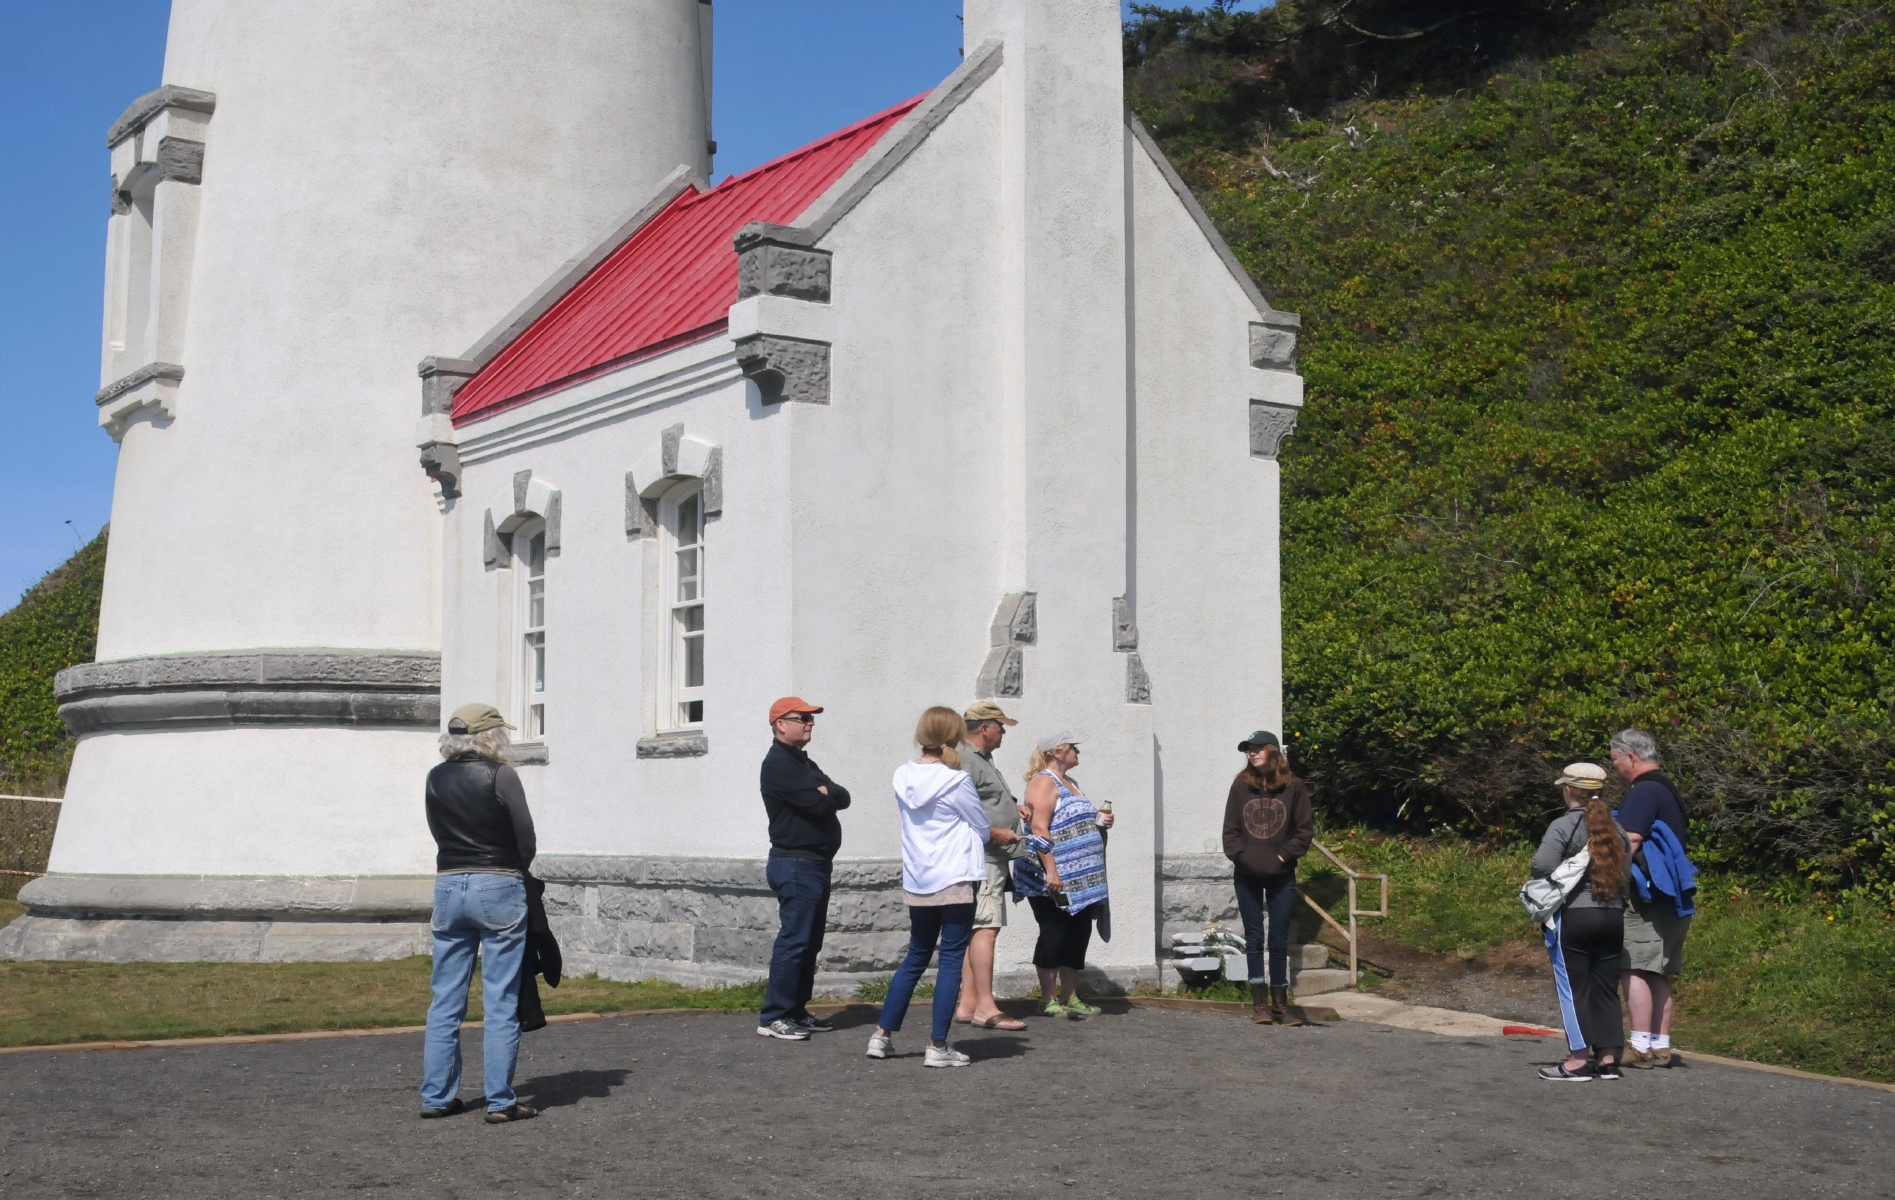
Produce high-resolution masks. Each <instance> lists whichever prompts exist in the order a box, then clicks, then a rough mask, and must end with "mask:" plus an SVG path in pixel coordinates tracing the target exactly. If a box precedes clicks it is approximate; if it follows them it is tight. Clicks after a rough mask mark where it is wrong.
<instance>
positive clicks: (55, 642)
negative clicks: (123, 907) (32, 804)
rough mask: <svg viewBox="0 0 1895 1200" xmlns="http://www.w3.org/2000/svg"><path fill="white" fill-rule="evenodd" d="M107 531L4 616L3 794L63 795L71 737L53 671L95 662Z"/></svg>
mask: <svg viewBox="0 0 1895 1200" xmlns="http://www.w3.org/2000/svg"><path fill="white" fill-rule="evenodd" d="M105 537H106V535H105V533H104V532H103V531H101V532H100V533H99V536H98V537H96V538H94V539H93V540H92V543H91V544H90V545H88V546H86V547H85V548H84V549H82V550H80V551H79V552H78V553H77V554H75V555H73V556H72V557H71V558H70V559H68V560H67V561H66V563H65V564H64V565H63V566H61V567H59V568H58V569H57V570H55V571H53V572H52V573H51V574H49V575H48V576H46V578H44V579H42V580H41V581H40V582H39V583H38V584H37V585H35V586H34V587H32V588H31V589H29V590H28V591H27V593H26V595H24V596H22V597H21V598H20V603H19V604H18V605H16V606H15V607H14V608H12V609H10V610H9V611H7V612H5V613H0V793H11V794H16V795H29V796H58V795H61V794H62V793H63V791H64V784H65V778H66V766H67V764H68V763H70V762H71V761H72V745H73V743H72V739H71V737H70V735H68V734H67V732H66V727H65V725H64V723H62V722H61V721H60V719H59V707H58V704H57V703H56V702H55V701H54V699H53V676H54V675H57V674H58V673H59V672H60V670H62V669H63V668H65V667H69V666H71V665H72V664H74V663H82V662H91V661H92V651H93V647H94V645H95V644H96V643H97V642H98V638H99V591H100V588H101V587H102V586H103V584H104V581H105Z"/></svg>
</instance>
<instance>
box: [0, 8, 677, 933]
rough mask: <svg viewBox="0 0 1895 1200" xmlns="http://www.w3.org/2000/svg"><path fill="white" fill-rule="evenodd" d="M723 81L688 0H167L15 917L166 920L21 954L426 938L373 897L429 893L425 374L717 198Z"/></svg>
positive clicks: (109, 924) (436, 554) (392, 906)
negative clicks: (37, 818) (41, 856)
mask: <svg viewBox="0 0 1895 1200" xmlns="http://www.w3.org/2000/svg"><path fill="white" fill-rule="evenodd" d="M709 65H710V6H709V5H708V4H707V3H700V2H699V0H534V3H530V4H525V3H519V2H517V0H398V2H396V3H383V2H379V0H342V2H337V3H321V4H306V3H255V2H254V0H173V3H172V6H171V21H170V30H169V36H168V40H167V44H166V52H165V65H164V86H163V87H161V88H159V89H158V90H157V91H154V92H151V93H149V94H147V95H145V96H141V97H140V98H139V99H138V100H137V101H135V102H134V103H133V104H132V106H131V107H130V108H129V109H127V110H126V112H125V114H124V116H122V117H121V118H120V119H119V120H118V121H117V122H115V123H114V124H113V126H112V128H111V131H110V132H109V134H108V141H109V144H110V147H111V171H112V195H113V204H112V215H111V217H110V221H109V226H108V230H109V232H108V235H107V236H108V240H109V252H108V265H107V279H106V288H105V293H106V303H105V321H104V346H103V352H102V364H101V390H100V392H99V394H98V409H99V422H100V424H101V425H102V426H103V427H104V428H105V429H106V430H107V431H109V433H110V434H111V436H112V437H113V438H115V439H117V440H118V442H119V461H118V474H117V482H116V488H115V492H114V496H113V505H112V545H111V549H110V552H109V556H108V560H107V565H106V574H105V594H104V603H103V608H102V612H101V616H100V627H99V641H98V652H97V658H98V662H97V663H95V664H91V665H88V666H83V667H79V668H75V669H74V670H72V671H70V672H68V673H66V674H65V675H64V676H63V677H62V679H61V681H60V684H59V690H60V696H61V699H62V701H63V702H64V708H63V711H64V713H65V715H66V718H67V720H68V722H69V724H70V725H71V726H72V728H73V729H74V730H75V731H76V732H77V733H78V734H79V737H80V741H79V746H78V750H77V755H76V757H75V761H74V764H73V769H72V774H71V778H70V782H69V784H68V787H67V791H66V802H65V807H64V811H63V814H62V816H61V820H60V827H59V832H58V838H57V841H56V843H55V845H54V848H53V853H52V861H51V874H50V875H49V876H48V877H47V879H45V880H43V881H40V882H39V883H38V884H37V885H35V886H34V887H33V888H31V889H30V893H31V894H30V895H29V897H28V902H29V903H30V904H32V906H33V912H34V914H35V915H36V916H52V915H62V916H65V917H79V916H84V917H86V918H115V917H125V916H142V917H169V918H183V919H182V920H175V919H174V920H171V921H165V922H155V921H141V922H139V923H138V924H137V925H135V926H132V925H126V924H124V923H122V922H114V921H112V920H98V919H88V920H85V921H73V920H65V921H58V922H53V923H51V924H47V923H44V922H33V921H29V922H28V926H29V927H31V928H32V929H33V930H36V932H29V930H28V929H16V930H14V931H13V932H12V933H11V934H10V935H9V936H10V939H11V941H12V943H14V944H15V946H16V948H18V949H27V950H37V951H40V952H53V953H71V954H74V955H79V956H88V955H93V954H98V955H105V956H120V955H124V954H128V953H129V954H132V955H134V956H146V957H187V958H189V957H201V956H211V957H231V956H234V957H244V956H251V957H254V956H256V955H257V954H265V955H269V954H273V953H276V952H277V951H276V950H273V949H269V948H265V947H264V946H263V945H262V940H263V939H266V938H271V937H273V938H275V939H277V940H279V941H281V940H283V939H286V938H287V939H289V940H290V941H294V942H297V943H298V944H299V945H301V946H302V947H303V950H302V951H299V952H305V953H310V954H314V955H318V956H321V955H323V954H326V953H329V952H332V951H333V952H337V953H342V954H348V953H352V952H355V951H356V950H357V949H359V948H361V947H362V946H363V945H364V944H365V938H366V942H367V943H375V942H377V940H378V938H380V937H381V936H382V935H386V934H387V933H389V932H390V930H389V929H382V928H376V927H373V926H369V927H358V926H357V925H356V924H353V923H350V924H334V923H329V922H325V921H323V920H320V919H318V920H305V921H298V922H296V923H294V924H288V925H273V924H272V919H273V918H280V917H284V916H290V917H301V918H321V917H324V916H334V917H336V918H340V919H343V920H345V921H346V920H349V919H352V918H358V917H363V916H371V917H372V916H376V915H386V914H388V913H389V912H391V911H392V912H399V913H400V914H401V915H402V916H403V917H404V918H406V919H407V920H409V921H412V912H411V910H412V907H413V906H412V904H411V903H407V902H405V901H403V900H401V899H400V897H401V896H403V895H404V894H405V891H412V890H413V889H412V886H411V885H409V884H404V883H400V882H396V883H388V882H383V883H376V882H373V880H374V878H375V877H386V876H407V877H413V876H417V875H419V874H421V873H424V872H428V871H430V870H432V843H431V842H430V841H429V839H428V836H427V831H426V829H425V828H422V827H418V826H417V824H416V822H415V821H414V820H413V807H414V806H413V800H414V796H415V782H414V781H415V779H416V777H417V772H420V771H424V770H425V769H426V768H427V766H428V764H429V762H430V761H431V755H432V749H433V743H434V738H435V734H436V731H437V730H436V727H437V714H438V710H439V662H440V585H439V563H440V549H439V547H440V529H441V516H440V512H439V507H438V501H437V499H436V497H435V496H434V495H433V494H432V493H433V488H432V485H431V484H430V483H429V481H428V480H427V479H426V478H425V477H424V476H422V475H421V474H420V473H419V472H417V471H416V470H415V467H414V448H413V447H414V441H415V439H414V423H415V415H416V413H415V403H414V395H413V388H414V362H415V359H416V357H417V354H418V351H417V349H416V348H417V347H427V346H436V345H443V344H446V345H459V344H464V343H468V342H472V341H474V340H475V339H476V338H477V337H478V336H479V334H480V333H481V332H482V331H483V330H485V329H487V328H488V327H489V326H491V325H493V324H494V323H495V321H496V320H500V319H502V318H503V317H504V316H505V314H506V313H507V312H508V310H509V309H510V308H512V307H513V305H514V304H515V303H516V302H517V301H518V300H519V299H520V297H521V296H522V295H524V294H525V293H527V292H529V291H530V290H531V289H532V288H533V286H534V285H535V284H537V283H538V282H539V281H540V280H542V279H543V278H545V277H546V276H547V275H548V274H549V273H551V272H552V271H553V270H554V268H556V267H557V266H558V265H559V264H560V263H561V262H562V261H564V260H565V259H566V258H567V257H568V256H570V255H571V254H572V253H573V251H574V248H575V247H577V246H580V245H583V244H584V243H586V242H587V241H588V240H590V239H592V238H593V237H595V236H596V235H597V233H598V231H599V230H600V229H601V228H604V227H607V226H609V225H610V224H611V222H612V221H613V220H614V218H615V217H616V216H618V214H619V213H620V212H621V210H623V209H624V208H625V207H626V206H627V205H628V203H631V201H628V199H627V198H628V197H630V196H636V195H637V194H639V193H640V192H642V191H644V190H647V189H649V188H650V187H651V186H653V185H654V184H655V183H656V182H657V181H658V180H659V179H660V178H661V177H663V176H664V175H665V174H666V173H667V172H670V171H672V170H673V169H674V168H676V167H677V166H679V165H680V164H685V165H688V166H689V167H691V168H692V169H694V170H696V171H698V172H700V173H701V172H704V171H706V170H707V169H708V167H709V139H710V128H709V113H710V72H709ZM363 879H368V880H370V881H371V882H368V883H362V882H360V881H361V880H363ZM404 889H405V890H404ZM402 929H403V931H404V936H405V937H406V941H405V942H404V943H403V945H404V946H408V947H411V946H412V944H413V941H414V939H413V937H412V934H411V926H409V925H404V926H402ZM35 938H37V939H38V940H37V941H36V940H34V939H35ZM27 943H30V944H27ZM0 952H4V948H0ZM283 952H284V953H290V952H292V951H290V950H289V949H288V948H287V947H286V948H284V950H283Z"/></svg>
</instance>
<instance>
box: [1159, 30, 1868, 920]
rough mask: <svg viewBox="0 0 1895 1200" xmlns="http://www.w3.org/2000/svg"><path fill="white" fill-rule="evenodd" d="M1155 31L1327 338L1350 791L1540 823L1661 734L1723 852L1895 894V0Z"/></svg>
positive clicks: (1332, 589)
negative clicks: (1630, 740)
mask: <svg viewBox="0 0 1895 1200" xmlns="http://www.w3.org/2000/svg"><path fill="white" fill-rule="evenodd" d="M1474 9H1478V10H1479V11H1478V12H1473V11H1472V10H1474ZM1463 12H1467V13H1468V14H1469V15H1466V16H1462V17H1459V18H1458V19H1455V18H1456V14H1459V13H1463ZM1442 22H1449V23H1447V24H1443V23H1442ZM1411 34H1412V35H1415V36H1409V35H1411ZM1397 37H1399V38H1402V39H1404V40H1399V41H1390V40H1387V39H1388V38H1397ZM1127 47H1128V48H1127V58H1128V71H1127V94H1128V97H1129V98H1130V100H1131V103H1132V105H1133V107H1134V108H1135V109H1136V110H1137V111H1138V113H1139V115H1140V116H1141V117H1142V118H1144V119H1145V120H1146V122H1147V123H1148V124H1149V125H1151V126H1152V127H1153V128H1154V131H1155V132H1156V133H1157V135H1158V136H1159V138H1160V139H1161V141H1163V142H1164V144H1165V145H1166V147H1167V149H1168V150H1169V151H1171V153H1172V154H1173V157H1174V159H1175V161H1177V162H1178V163H1179V165H1180V169H1181V170H1182V172H1183V173H1184V174H1185V176H1186V178H1187V179H1188V180H1189V181H1190V182H1191V183H1192V185H1193V186H1194V187H1195V188H1196V189H1197V190H1198V194H1199V196H1200V197H1201V198H1202V199H1203V201H1204V203H1205V207H1206V209H1207V210H1208V211H1209V212H1210V214H1211V216H1212V217H1213V219H1214V220H1216V221H1217V223H1218V225H1219V227H1220V228H1221V229H1222V230H1223V231H1224V233H1225V235H1226V237H1228V238H1229V239H1230V241H1231V243H1232V245H1233V248H1234V249H1235V250H1236V253H1237V255H1238V257H1239V259H1241V260H1242V261H1243V262H1244V264H1245V266H1246V267H1247V268H1248V269H1249V270H1250V271H1251V273H1252V275H1253V276H1254V277H1255V278H1256V279H1257V280H1258V281H1259V283H1260V284H1261V285H1262V286H1263V287H1264V289H1265V292H1266V294H1268V295H1270V296H1271V297H1272V299H1273V301H1275V302H1276V303H1278V304H1280V305H1281V306H1282V307H1284V308H1286V309H1289V310H1291V311H1295V312H1299V313H1301V314H1302V316H1303V320H1304V327H1303V329H1304V332H1303V343H1302V348H1301V349H1302V357H1301V361H1302V364H1303V370H1304V375H1305V380H1306V385H1307V407H1306V408H1305V409H1304V410H1303V413H1302V415H1301V418H1300V420H1299V423H1298V428H1297V432H1296V436H1295V437H1294V438H1293V439H1292V440H1291V441H1290V442H1289V443H1288V444H1287V445H1286V448H1285V451H1284V454H1283V457H1282V460H1281V466H1282V471H1283V539H1284V540H1283V578H1284V689H1285V713H1286V715H1285V720H1286V722H1287V725H1288V728H1286V730H1285V733H1286V734H1288V735H1289V737H1288V738H1287V739H1286V740H1288V741H1289V742H1290V744H1291V746H1292V754H1293V755H1294V756H1295V757H1296V758H1297V760H1298V762H1299V763H1300V764H1301V766H1302V768H1303V769H1304V771H1305V773H1306V774H1307V775H1308V776H1309V777H1310V778H1311V780H1312V782H1313V783H1314V784H1315V787H1316V791H1317V795H1318V797H1319V802H1320V803H1321V804H1322V805H1323V806H1324V807H1326V809H1327V810H1328V811H1329V812H1330V813H1334V814H1341V815H1346V816H1348V817H1350V818H1352V819H1362V820H1369V821H1372V822H1376V823H1380V824H1385V825H1389V826H1394V827H1398V828H1405V829H1410V830H1416V829H1419V830H1424V831H1435V830H1442V831H1460V832H1463V833H1472V834H1479V835H1487V836H1499V837H1519V836H1523V835H1531V834H1532V833H1535V832H1537V830H1538V828H1539V827H1540V826H1541V825H1542V824H1543V823H1544V819H1545V813H1546V810H1547V808H1548V806H1549V805H1551V804H1553V803H1554V802H1555V801H1554V797H1553V795H1552V793H1551V790H1550V788H1549V786H1548V781H1549V780H1550V778H1551V777H1552V768H1556V767H1557V766H1558V765H1559V764H1561V763H1563V762H1566V761H1571V760H1573V759H1578V758H1591V759H1594V760H1595V761H1596V760H1599V759H1600V758H1602V756H1603V754H1604V751H1605V743H1606V740H1607V738H1608V737H1609V736H1610V734H1611V732H1612V731H1613V730H1614V729H1616V728H1619V727H1622V726H1625V725H1633V724H1640V725H1645V726H1647V727H1649V728H1652V729H1654V730H1655V731H1656V732H1657V733H1658V735H1659V738H1660V741H1661V744H1663V745H1664V746H1665V747H1666V749H1667V751H1668V753H1669V758H1670V765H1671V766H1672V767H1673V769H1674V773H1675V775H1676V776H1677V777H1678V778H1679V779H1681V780H1682V781H1683V782H1684V784H1685V787H1686V792H1687V799H1688V801H1689V802H1690V804H1691V806H1692V810H1693V812H1692V815H1693V819H1694V829H1695V831H1696V833H1697V835H1698V841H1697V842H1696V843H1695V849H1694V854H1696V855H1698V856H1699V860H1700V862H1704V863H1709V864H1713V865H1720V866H1725V867H1734V868H1739V869H1744V870H1757V871H1764V872H1771V873H1775V874H1779V875H1783V874H1792V875H1801V876H1802V877H1804V878H1805V879H1806V880H1808V881H1809V882H1810V883H1811V884H1813V885H1814V886H1816V887H1818V888H1821V889H1824V890H1825V891H1826V892H1834V891H1851V890H1853V891H1856V892H1857V894H1860V895H1866V896H1873V897H1875V898H1877V899H1879V900H1881V901H1883V902H1895V733H1892V731H1895V353H1891V350H1890V347H1891V345H1895V188H1891V187H1890V186H1889V181H1890V180H1891V179H1895V14H1891V12H1890V11H1889V10H1888V9H1887V8H1886V6H1880V7H1877V6H1871V5H1866V4H1852V3H1835V2H1831V0H1643V2H1641V3H1636V4H1632V3H1622V4H1611V3H1601V4H1594V5H1585V6H1580V5H1571V6H1553V5H1529V4H1515V5H1496V4H1486V5H1470V6H1467V7H1466V8H1465V9H1464V8H1462V7H1458V6H1456V5H1453V4H1446V3H1443V4H1433V3H1429V4H1395V3H1384V4H1370V3H1366V2H1364V0H1357V2H1356V3H1351V4H1346V5H1345V4H1342V3H1339V2H1336V0H1322V2H1313V3H1286V4H1283V5H1280V6H1279V7H1278V8H1277V9H1275V10H1270V11H1266V12H1263V13H1257V14H1235V13H1229V12H1219V11H1215V10H1210V11H1201V12H1186V11H1183V10H1170V11H1166V10H1157V9H1140V10H1138V12H1137V14H1136V17H1135V19H1134V21H1133V22H1132V24H1131V25H1130V26H1128V29H1127ZM1292 109H1293V110H1295V111H1291V110H1292Z"/></svg>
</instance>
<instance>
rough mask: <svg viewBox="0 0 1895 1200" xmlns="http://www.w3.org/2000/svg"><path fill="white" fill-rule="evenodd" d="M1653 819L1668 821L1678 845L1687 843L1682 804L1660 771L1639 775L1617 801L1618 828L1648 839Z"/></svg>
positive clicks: (1669, 781) (1687, 834)
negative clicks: (1623, 796)
mask: <svg viewBox="0 0 1895 1200" xmlns="http://www.w3.org/2000/svg"><path fill="white" fill-rule="evenodd" d="M1654 821H1663V822H1664V823H1665V824H1667V825H1669V826H1670V827H1671V832H1673V833H1674V834H1677V835H1678V844H1679V845H1681V846H1682V845H1686V844H1687V840H1688V838H1689V832H1688V830H1687V828H1686V826H1685V820H1684V806H1683V805H1682V804H1679V803H1678V792H1677V790H1676V789H1675V788H1674V787H1673V786H1672V782H1671V780H1669V779H1667V778H1665V773H1664V772H1663V771H1647V772H1645V773H1644V774H1643V775H1640V776H1639V777H1638V780H1637V781H1636V782H1635V783H1633V784H1632V786H1631V787H1630V788H1629V789H1627V790H1626V793H1625V799H1623V800H1621V801H1619V828H1621V829H1623V830H1625V832H1627V833H1636V834H1637V835H1638V836H1639V837H1641V838H1646V839H1648V840H1649V839H1650V838H1651V836H1652V822H1654Z"/></svg>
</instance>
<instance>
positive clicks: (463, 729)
mask: <svg viewBox="0 0 1895 1200" xmlns="http://www.w3.org/2000/svg"><path fill="white" fill-rule="evenodd" d="M512 728H513V726H511V725H509V724H507V719H506V718H505V717H503V716H501V715H500V710H499V709H497V708H495V707H494V706H493V705H491V704H463V705H461V706H460V707H459V708H457V709H455V710H454V715H453V716H451V717H449V718H448V719H447V731H448V732H449V733H454V734H468V733H485V732H487V731H488V730H489V729H512Z"/></svg>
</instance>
